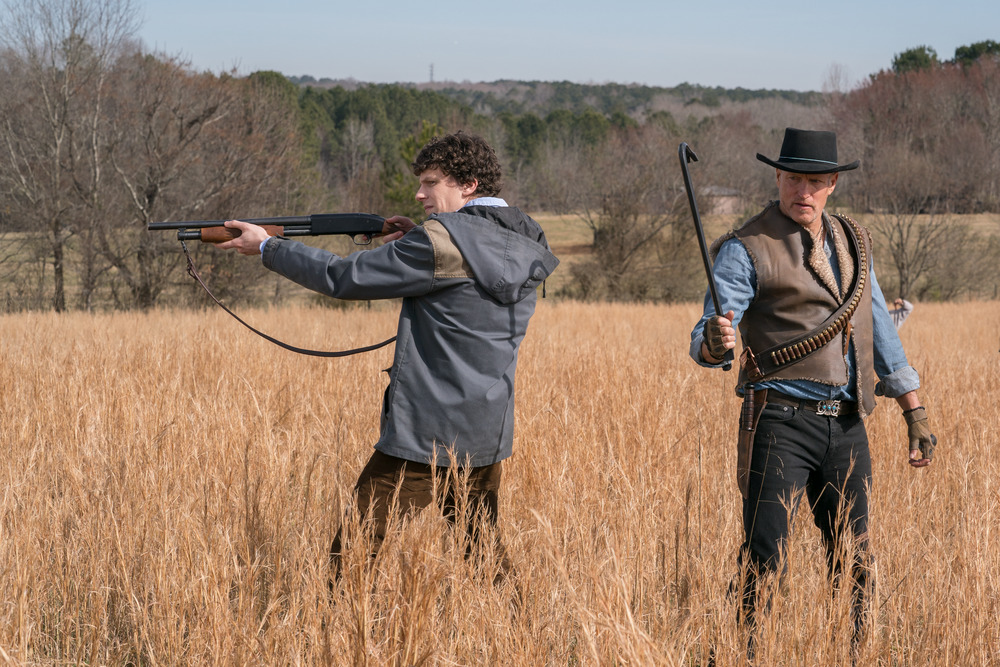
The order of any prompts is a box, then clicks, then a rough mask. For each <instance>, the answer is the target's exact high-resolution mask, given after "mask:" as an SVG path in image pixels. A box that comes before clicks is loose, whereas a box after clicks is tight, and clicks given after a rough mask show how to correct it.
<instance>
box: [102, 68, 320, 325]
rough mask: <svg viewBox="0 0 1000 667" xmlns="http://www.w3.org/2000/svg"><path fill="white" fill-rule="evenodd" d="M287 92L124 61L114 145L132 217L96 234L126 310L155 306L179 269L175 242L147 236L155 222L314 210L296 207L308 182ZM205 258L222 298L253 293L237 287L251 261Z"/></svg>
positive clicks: (112, 121) (114, 163)
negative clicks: (244, 291) (150, 225)
mask: <svg viewBox="0 0 1000 667" xmlns="http://www.w3.org/2000/svg"><path fill="white" fill-rule="evenodd" d="M282 81H283V79H282ZM281 85H282V84H281V82H279V81H277V80H276V79H275V78H274V77H267V76H261V77H258V78H254V77H251V79H249V80H247V79H236V78H233V77H215V76H213V75H210V74H197V75H196V74H192V73H190V72H189V71H187V70H186V69H185V68H184V67H183V66H182V65H181V64H179V63H177V62H175V61H173V60H171V59H159V58H155V57H152V56H148V55H143V54H138V53H137V54H135V56H134V57H132V58H130V59H129V60H128V61H123V63H122V66H121V68H120V70H119V72H118V73H117V79H116V85H115V91H116V95H115V106H114V108H113V109H111V110H110V111H109V116H110V117H109V128H110V129H109V134H108V137H107V143H108V158H109V163H110V165H111V168H112V169H113V171H114V173H115V175H116V182H117V185H118V193H117V197H118V201H119V202H120V204H119V206H118V208H119V210H121V211H124V212H125V217H124V219H118V220H116V224H114V225H100V226H97V227H96V235H97V238H98V243H99V247H100V252H101V254H102V256H103V257H104V258H105V259H106V260H107V261H108V262H109V263H110V264H111V265H112V266H113V267H114V268H115V280H116V282H117V283H118V285H112V289H113V290H114V294H115V295H116V299H118V300H119V302H120V305H122V306H126V307H140V308H146V307H149V306H152V305H155V304H156V303H157V300H158V298H159V296H160V294H161V293H162V292H163V290H164V289H165V288H166V287H168V286H169V285H170V277H171V276H173V275H174V273H175V272H176V271H177V269H178V268H179V262H180V258H179V256H178V253H177V250H178V248H177V245H176V240H175V239H172V238H170V237H169V235H167V234H152V233H149V232H147V231H146V230H145V227H146V225H147V224H148V223H149V222H152V221H154V220H186V219H187V220H189V219H192V218H195V219H198V218H201V219H204V218H219V219H221V218H226V217H261V216H264V215H268V214H270V213H272V212H278V213H282V214H286V215H291V214H292V213H289V212H288V211H289V209H290V208H296V207H299V206H307V205H310V204H311V203H312V202H299V201H297V198H298V197H299V196H300V194H301V193H303V192H305V191H306V190H307V188H305V187H303V186H302V185H301V183H302V182H304V181H307V180H308V179H307V178H306V177H305V176H304V175H303V173H302V169H301V163H300V161H299V159H300V153H299V152H298V149H299V145H300V143H299V138H298V135H297V126H296V115H295V108H294V105H295V104H296V102H295V98H294V95H292V96H291V97H289V95H288V94H287V91H284V90H282V89H281V88H280V86H281ZM275 86H278V89H277V90H276V89H275ZM111 196H113V195H109V197H111ZM301 212H302V211H301V210H299V211H296V213H301ZM205 259H207V260H209V263H208V264H207V266H206V270H204V271H203V274H204V275H205V277H206V279H207V280H210V281H211V280H214V279H215V278H216V277H219V278H224V279H225V280H224V281H223V282H222V283H221V284H220V293H223V294H225V293H227V290H228V293H229V294H234V293H239V292H241V291H242V290H241V288H245V287H246V283H245V282H243V281H239V280H235V279H233V277H234V275H235V274H236V273H238V272H239V271H241V270H242V269H241V268H240V267H241V266H243V265H245V263H239V262H236V261H234V260H233V258H231V257H229V256H228V255H223V254H221V253H207V254H206V255H205ZM223 267H225V268H223ZM123 299H124V300H123Z"/></svg>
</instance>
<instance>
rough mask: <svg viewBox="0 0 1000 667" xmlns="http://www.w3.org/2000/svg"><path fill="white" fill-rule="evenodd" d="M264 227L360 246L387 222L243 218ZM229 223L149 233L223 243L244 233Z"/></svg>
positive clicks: (336, 217)
mask: <svg viewBox="0 0 1000 667" xmlns="http://www.w3.org/2000/svg"><path fill="white" fill-rule="evenodd" d="M239 219H240V220H242V221H243V222H249V223H252V224H255V225H260V226H261V227H263V228H264V229H266V230H267V233H268V234H270V235H271V236H324V235H328V234H344V235H346V236H350V237H352V238H353V239H354V242H355V243H357V244H358V245H365V244H368V243H371V240H372V237H373V236H375V235H377V234H381V233H382V227H383V225H384V224H385V218H383V217H382V216H379V215H374V214H371V213H314V214H313V215H296V216H287V217H279V218H239ZM225 224H226V221H225V220H181V221H171V222H151V223H149V225H147V227H146V229H148V230H150V231H160V230H164V229H176V230H177V240H178V241H201V242H202V243H222V242H224V241H229V240H230V239H234V238H236V237H237V236H239V235H240V230H238V229H231V228H229V227H226V226H225Z"/></svg>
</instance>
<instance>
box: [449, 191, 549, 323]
mask: <svg viewBox="0 0 1000 667" xmlns="http://www.w3.org/2000/svg"><path fill="white" fill-rule="evenodd" d="M431 217H433V218H434V219H436V220H438V221H440V222H441V224H442V225H444V227H445V229H447V230H448V233H449V234H450V235H451V238H452V241H454V243H455V245H456V246H457V247H458V249H459V251H460V252H461V253H462V257H464V258H465V261H466V262H467V263H468V265H469V268H470V269H472V273H473V274H474V275H475V277H476V282H478V283H479V285H480V286H481V287H482V288H483V289H484V290H486V292H487V293H489V294H490V295H491V296H492V297H493V298H494V299H496V300H497V301H499V302H500V303H504V304H510V303H517V302H518V301H521V300H522V299H524V298H525V297H527V296H528V295H529V294H533V293H534V291H535V289H536V288H537V287H538V286H539V285H540V284H541V283H542V282H543V281H544V280H545V279H546V278H548V277H549V276H550V275H552V272H553V271H554V270H555V268H556V266H558V265H559V260H558V259H557V258H556V256H555V255H553V254H552V251H551V250H550V249H549V244H548V241H546V239H545V233H544V232H543V231H542V228H541V227H540V226H539V224H538V223H537V222H535V221H534V220H532V219H531V218H530V217H529V216H527V215H525V213H524V212H522V211H521V210H520V209H518V208H514V207H510V206H467V207H465V208H463V209H462V210H461V211H457V212H455V213H439V214H436V215H433V216H431Z"/></svg>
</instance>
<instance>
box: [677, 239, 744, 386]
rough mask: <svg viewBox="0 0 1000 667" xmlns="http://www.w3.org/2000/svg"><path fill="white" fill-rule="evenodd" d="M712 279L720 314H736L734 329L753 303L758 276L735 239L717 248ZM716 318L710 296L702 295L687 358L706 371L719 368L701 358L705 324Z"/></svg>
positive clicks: (742, 246) (707, 294) (740, 243)
mask: <svg viewBox="0 0 1000 667" xmlns="http://www.w3.org/2000/svg"><path fill="white" fill-rule="evenodd" d="M712 275H713V276H714V277H715V290H716V294H717V295H718V297H719V306H720V307H721V308H722V314H723V315H724V314H726V313H728V312H729V311H730V310H731V311H733V313H734V314H735V316H734V318H733V326H734V327H735V326H737V325H738V324H739V322H740V319H741V318H742V317H743V313H745V312H746V310H747V308H749V307H750V304H751V303H753V300H754V298H755V297H756V295H757V272H756V271H755V270H754V267H753V261H752V260H751V259H750V254H749V253H748V252H747V249H746V246H744V245H743V243H742V242H740V241H739V240H738V239H735V238H731V239H729V240H728V241H726V242H725V243H723V244H722V246H721V247H720V248H719V254H718V255H716V257H715V262H714V263H713V264H712ZM713 315H715V304H714V303H713V302H712V293H711V291H710V290H706V291H705V305H704V311H703V314H702V316H701V319H700V320H698V323H697V324H696V325H695V327H694V329H693V330H692V331H691V348H690V350H689V354H690V355H691V358H692V359H694V360H695V362H697V363H698V365H699V366H704V367H706V368H721V367H722V363H718V364H709V363H706V362H705V361H703V360H702V358H701V343H702V341H703V340H704V333H703V332H704V329H705V322H707V321H708V319H709V318H710V317H712V316H713Z"/></svg>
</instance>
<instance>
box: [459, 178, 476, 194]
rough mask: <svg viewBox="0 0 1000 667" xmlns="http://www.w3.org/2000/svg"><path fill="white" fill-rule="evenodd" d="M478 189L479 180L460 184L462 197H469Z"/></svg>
mask: <svg viewBox="0 0 1000 667" xmlns="http://www.w3.org/2000/svg"><path fill="white" fill-rule="evenodd" d="M478 189H479V179H477V178H474V179H472V180H471V181H469V182H468V183H462V196H463V197H471V196H472V195H474V194H475V193H476V190H478Z"/></svg>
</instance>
